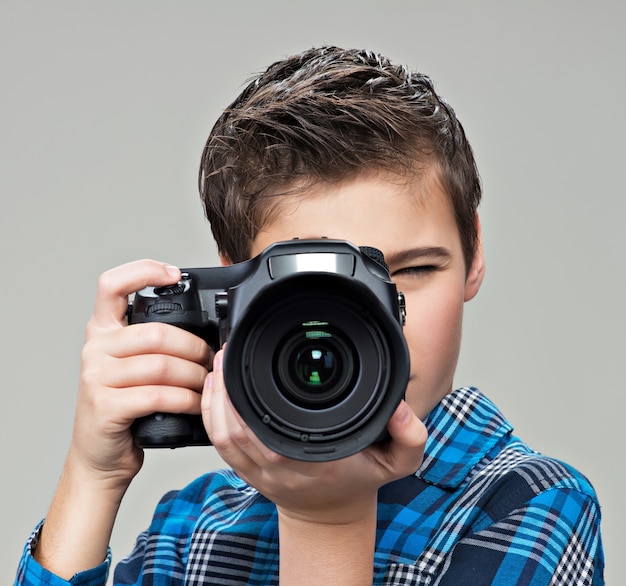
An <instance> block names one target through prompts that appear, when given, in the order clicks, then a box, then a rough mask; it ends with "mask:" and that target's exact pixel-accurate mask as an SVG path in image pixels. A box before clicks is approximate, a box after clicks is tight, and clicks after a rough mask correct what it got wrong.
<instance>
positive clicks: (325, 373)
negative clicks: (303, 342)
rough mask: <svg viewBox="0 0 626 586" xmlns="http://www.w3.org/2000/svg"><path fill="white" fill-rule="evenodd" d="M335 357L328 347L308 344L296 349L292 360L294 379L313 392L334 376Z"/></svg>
mask: <svg viewBox="0 0 626 586" xmlns="http://www.w3.org/2000/svg"><path fill="white" fill-rule="evenodd" d="M337 362H338V360H337V358H336V356H335V354H334V352H333V351H332V350H331V349H330V348H324V347H323V346H321V345H316V346H308V347H306V348H303V349H302V350H301V351H298V353H297V356H296V357H295V358H294V361H293V370H294V371H295V380H296V382H297V383H298V386H300V388H302V389H305V390H307V391H313V392H315V391H316V390H317V389H321V388H323V387H324V386H325V385H326V384H327V383H328V381H330V380H332V379H333V378H335V375H336V373H337V369H338V368H339V369H340V368H341V367H340V366H339V367H338V366H337Z"/></svg>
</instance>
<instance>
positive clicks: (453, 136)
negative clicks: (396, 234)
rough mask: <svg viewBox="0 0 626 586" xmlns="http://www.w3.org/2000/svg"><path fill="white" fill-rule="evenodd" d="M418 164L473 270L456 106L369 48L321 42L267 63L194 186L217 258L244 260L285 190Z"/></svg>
mask: <svg viewBox="0 0 626 586" xmlns="http://www.w3.org/2000/svg"><path fill="white" fill-rule="evenodd" d="M426 169H430V170H432V169H435V170H436V171H437V175H438V179H439V181H440V182H441V185H442V187H443V190H444V191H445V193H446V194H447V196H448V197H449V198H450V202H451V204H452V207H453V210H454V215H455V221H456V225H457V228H458V231H459V236H460V239H461V246H462V249H463V256H464V260H465V266H466V267H468V268H469V266H470V265H471V261H472V258H473V255H474V251H475V249H476V245H477V240H478V232H477V230H478V227H477V222H476V209H477V207H478V204H479V202H480V197H481V185H480V178H479V175H478V171H477V169H476V164H475V161H474V157H473V153H472V149H471V147H470V145H469V143H468V141H467V139H466V137H465V133H464V131H463V128H462V126H461V124H460V122H459V121H458V120H457V118H456V116H455V114H454V111H453V110H452V108H451V107H450V106H449V105H448V104H447V103H446V102H445V101H444V100H443V99H442V98H441V97H439V96H438V95H437V94H436V93H435V91H434V88H433V84H432V82H431V80H430V79H429V78H428V77H426V76H425V75H422V74H419V73H414V72H411V71H410V70H408V69H407V68H406V67H404V66H398V65H394V64H392V63H391V62H390V61H389V60H388V59H386V58H385V57H383V56H381V55H378V54H376V53H372V52H369V51H357V50H344V49H339V48H336V47H322V48H319V49H311V50H308V51H305V52H303V53H302V54H300V55H295V56H292V57H289V58H287V59H284V60H282V61H278V62H276V63H274V64H273V65H271V66H270V67H269V68H268V69H267V70H266V71H265V72H264V73H263V74H261V75H259V76H258V77H256V78H254V79H253V80H252V81H251V82H250V83H249V85H248V86H247V87H246V88H245V89H244V90H243V92H242V93H241V94H240V95H239V97H238V98H237V99H236V100H235V101H234V102H233V103H232V104H231V105H230V106H229V107H228V108H227V109H226V110H225V111H224V113H223V114H222V116H221V117H220V118H219V119H218V121H217V122H216V124H215V126H214V127H213V130H212V131H211V134H210V136H209V138H208V140H207V143H206V146H205V149H204V152H203V155H202V162H201V167H200V177H199V187H200V193H201V197H202V200H203V202H204V206H205V210H206V215H207V218H208V219H209V221H210V223H211V227H212V230H213V235H214V237H215V239H216V241H217V244H218V248H219V251H220V253H221V255H222V256H224V257H225V258H226V259H228V260H229V261H230V262H240V261H243V260H246V259H247V258H249V257H250V256H251V245H252V242H253V240H254V239H255V237H256V236H257V234H258V232H259V230H260V229H262V228H263V227H265V226H266V225H267V224H268V223H270V222H271V220H272V218H273V217H274V216H273V215H274V214H275V213H277V212H278V211H279V204H280V202H281V197H280V196H281V195H285V194H297V193H298V191H300V190H303V191H305V190H307V189H309V188H311V187H313V186H315V185H320V184H322V185H323V184H336V183H341V182H343V181H346V180H350V179H354V178H355V177H357V176H360V175H363V174H365V173H369V172H372V171H383V172H390V173H393V174H398V175H405V176H413V175H415V174H418V175H419V174H420V173H422V172H424V171H425V170H426ZM381 206H382V207H383V208H384V202H381ZM381 209H382V208H381ZM320 236H322V235H321V234H320Z"/></svg>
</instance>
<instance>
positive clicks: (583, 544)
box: [434, 488, 604, 586]
mask: <svg viewBox="0 0 626 586" xmlns="http://www.w3.org/2000/svg"><path fill="white" fill-rule="evenodd" d="M603 572H604V558H603V551H602V543H601V536H600V510H599V505H598V503H597V500H596V499H594V498H593V497H592V496H590V495H588V494H583V493H580V492H578V491H576V490H571V489H567V490H564V489H558V488H554V489H551V490H548V491H545V492H543V493H541V494H539V495H537V496H536V497H535V498H533V499H532V500H530V501H529V502H528V503H527V505H526V506H525V507H523V508H520V509H516V510H513V511H512V512H511V513H510V514H509V515H507V516H506V517H504V518H502V519H499V520H498V521H497V522H492V520H491V519H490V518H489V517H488V516H487V515H485V516H484V517H483V518H482V519H481V520H479V522H478V523H477V524H476V525H475V526H474V527H473V530H472V531H471V532H470V533H469V534H468V535H467V536H466V537H464V538H463V539H461V540H460V541H459V543H458V544H457V545H456V546H455V548H454V549H453V551H452V554H451V555H450V556H449V558H448V560H446V563H445V564H444V566H443V568H442V572H441V576H440V579H439V580H437V581H435V582H434V583H435V584H437V585H438V586H451V585H457V584H475V585H476V586H478V585H482V584H490V585H492V586H522V585H529V584H532V585H533V586H535V585H536V586H540V585H544V584H545V585H546V586H547V585H551V586H556V585H562V586H567V585H571V584H577V585H578V586H602V585H603V584H604V578H603Z"/></svg>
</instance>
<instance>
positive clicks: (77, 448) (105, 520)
mask: <svg viewBox="0 0 626 586" xmlns="http://www.w3.org/2000/svg"><path fill="white" fill-rule="evenodd" d="M179 278H180V271H179V270H178V269H177V268H174V267H170V266H168V265H165V264H163V263H159V262H155V261H151V260H142V261H137V262H133V263H129V264H126V265H122V266H120V267H117V268H115V269H112V270H110V271H108V272H106V273H104V274H103V275H102V276H101V277H100V280H99V282H98V290H97V294H96V303H95V308H94V312H93V316H92V317H91V319H90V321H89V324H88V326H87V333H86V339H85V346H84V349H83V353H82V366H81V375H80V385H79V391H78V401H77V406H76V414H75V419H74V431H73V434H72V442H71V446H70V450H69V453H68V456H67V459H66V461H65V466H64V468H63V474H62V476H61V480H60V481H59V485H58V487H57V490H56V492H55V495H54V498H53V500H52V504H51V505H50V509H49V510H48V514H47V516H46V520H45V523H44V525H43V528H42V531H41V534H40V536H39V541H38V544H37V548H36V550H35V551H34V557H35V559H36V560H37V561H38V562H39V563H40V564H41V565H42V566H44V567H45V568H47V569H48V570H50V571H51V572H53V573H54V574H57V575H58V576H61V577H62V578H65V579H69V578H71V577H72V576H73V575H74V574H76V573H77V572H80V571H82V570H87V569H89V568H93V567H95V566H97V565H99V564H101V563H102V561H103V560H104V559H105V557H106V552H107V547H108V544H109V539H110V536H111V531H112V529H113V524H114V522H115V516H116V515H117V510H118V507H119V505H120V502H121V500H122V497H123V495H124V493H125V491H126V489H127V488H128V485H129V484H130V482H131V480H132V479H133V477H134V476H135V475H136V474H137V472H138V471H139V469H140V468H141V464H142V462H143V452H142V451H141V450H140V449H138V448H137V447H136V446H135V445H134V441H133V437H132V434H131V429H130V428H131V425H132V423H133V421H134V420H135V419H136V418H137V417H142V416H144V415H149V414H151V413H154V412H159V411H163V412H171V413H200V397H201V395H200V393H201V391H202V386H203V383H204V379H205V378H206V376H207V372H208V370H209V368H210V365H211V364H212V361H213V353H212V351H211V350H210V349H209V347H208V345H207V344H206V343H205V342H204V341H203V340H201V339H200V338H198V337H196V336H194V335H192V334H190V333H189V332H186V331H185V330H182V329H180V328H177V327H173V326H168V325H166V324H160V323H150V324H138V325H133V326H130V327H129V326H128V325H127V321H126V310H127V307H128V296H129V295H130V294H132V293H134V292H136V291H139V290H140V289H143V288H144V287H146V286H148V285H153V286H159V285H171V284H174V283H176V282H177V281H178V280H179Z"/></svg>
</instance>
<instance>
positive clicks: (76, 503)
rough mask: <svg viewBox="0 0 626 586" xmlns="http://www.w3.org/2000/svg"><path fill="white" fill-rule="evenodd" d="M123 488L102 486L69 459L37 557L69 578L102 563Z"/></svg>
mask: <svg viewBox="0 0 626 586" xmlns="http://www.w3.org/2000/svg"><path fill="white" fill-rule="evenodd" d="M124 492H125V491H124V490H121V491H120V490H114V491H111V490H109V489H106V488H105V489H103V488H102V487H100V486H99V484H98V483H97V482H96V481H93V480H92V479H89V478H87V477H86V476H85V475H82V474H81V473H80V472H79V471H78V470H76V469H74V468H73V467H72V465H71V464H70V463H69V462H68V463H66V466H65V468H64V470H63V474H62V476H61V480H60V482H59V486H58V487H57V490H56V493H55V495H54V498H53V500H52V504H51V505H50V509H49V511H48V514H47V516H46V519H45V522H44V525H43V527H42V530H41V535H40V538H39V542H38V544H37V548H36V549H35V552H34V557H35V559H36V560H37V561H38V562H39V563H40V564H41V565H42V566H43V567H44V568H46V569H48V570H49V571H51V572H52V573H54V574H56V575H58V576H60V577H61V578H64V579H66V580H69V579H70V578H71V577H72V576H74V575H75V574H77V573H78V572H81V571H84V570H88V569H91V568H94V567H96V566H98V565H100V564H101V563H102V562H103V561H104V560H105V559H106V556H107V550H108V546H109V541H110V538H111V532H112V530H113V524H114V522H115V517H116V515H117V511H118V509H119V505H120V503H121V500H122V497H123V495H124Z"/></svg>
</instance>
